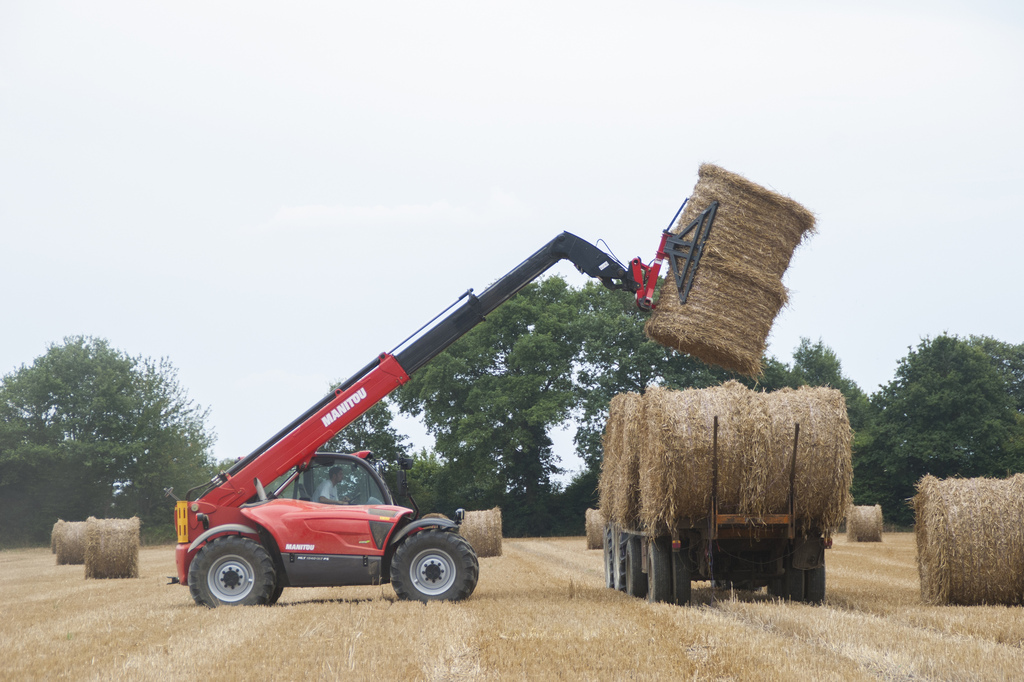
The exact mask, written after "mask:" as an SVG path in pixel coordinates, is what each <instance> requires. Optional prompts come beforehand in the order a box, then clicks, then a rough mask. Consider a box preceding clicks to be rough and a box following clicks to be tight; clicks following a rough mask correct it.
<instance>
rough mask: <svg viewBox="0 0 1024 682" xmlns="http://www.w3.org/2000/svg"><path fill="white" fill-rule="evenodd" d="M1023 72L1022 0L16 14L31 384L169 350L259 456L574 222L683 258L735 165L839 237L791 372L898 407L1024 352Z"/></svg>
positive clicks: (806, 311) (804, 255) (41, 9)
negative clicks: (1008, 347) (924, 350)
mask: <svg viewBox="0 0 1024 682" xmlns="http://www.w3.org/2000/svg"><path fill="white" fill-rule="evenodd" d="M1022 76H1024V3H1020V2H1010V1H1007V2H992V1H985V0H970V1H968V2H902V3H900V2H858V3H843V4H840V3H823V2H771V3H764V2H714V3H687V2H643V3H621V2H617V3H608V2H566V3H559V2H550V1H548V2H514V3H504V2H494V3H481V2H387V3H370V2H358V3H356V2H351V3H349V2H301V3H285V2H272V3H271V2H254V1H247V2H218V1H212V2H211V1H210V0H204V1H202V2H187V1H180V0H178V1H175V2H145V3H143V2H137V1H125V2H106V1H103V0H99V1H92V2H66V3H59V2H47V1H45V0H4V2H2V3H0V234H2V241H0V254H2V258H0V287H2V290H3V291H4V294H5V295H4V297H3V300H4V310H3V314H2V319H3V322H2V333H0V374H7V373H9V372H11V371H13V370H15V369H16V368H17V367H19V366H21V365H22V364H31V363H32V361H33V360H34V359H35V358H36V357H38V356H40V355H42V354H43V353H45V352H46V349H47V346H48V345H49V344H53V343H58V342H60V341H61V340H62V339H63V338H64V337H66V336H70V335H78V334H82V335H89V336H95V337H103V338H106V339H107V340H108V341H109V342H110V343H111V344H112V345H113V346H114V347H115V348H118V349H120V350H123V351H125V352H127V353H128V354H130V355H142V356H146V357H153V358H158V357H166V358H168V359H170V360H171V361H172V362H173V363H174V365H175V366H176V367H177V368H178V370H179V380H180V381H181V383H182V385H183V386H184V387H185V388H186V389H187V390H188V392H189V395H190V396H191V397H192V398H193V399H194V400H195V401H196V402H198V403H199V404H201V405H203V406H207V407H209V408H210V409H211V414H210V422H209V426H210V427H211V428H212V430H214V431H215V432H216V434H217V435H218V442H217V446H216V448H215V456H216V457H217V458H218V459H224V458H234V457H238V456H242V455H245V454H248V453H249V452H250V451H251V450H253V449H254V448H255V447H257V446H258V445H259V444H261V443H262V442H263V441H264V440H265V439H266V438H268V437H269V436H270V435H272V434H273V433H275V432H276V431H277V430H278V429H280V428H281V427H283V426H284V425H285V424H287V423H288V422H290V421H291V420H292V419H293V418H295V417H296V416H297V415H298V414H300V413H302V412H303V411H304V410H305V409H306V408H307V407H309V406H310V405H311V404H313V403H314V402H316V401H317V400H318V399H319V398H320V397H322V396H323V395H324V394H325V393H326V392H327V391H328V390H329V388H330V386H331V384H332V382H334V381H336V380H340V379H344V378H346V377H348V376H349V375H350V374H352V373H353V372H355V371H356V370H358V369H359V368H360V367H362V366H363V365H365V364H366V363H367V362H369V361H370V360H371V359H373V358H374V357H375V356H376V355H377V354H378V353H379V352H381V351H387V350H391V349H392V348H393V347H394V346H395V345H396V344H398V342H400V341H401V340H402V339H404V338H405V337H406V336H407V335H408V334H409V333H411V332H412V331H414V330H415V329H416V328H418V327H419V326H420V325H421V324H422V323H424V322H426V321H427V320H428V319H429V318H431V317H433V316H434V315H435V314H436V313H438V312H439V311H440V310H442V309H443V308H444V307H445V306H447V305H448V303H450V302H451V301H452V300H454V299H455V297H456V296H457V295H458V294H460V293H461V292H463V291H464V290H466V289H467V288H469V287H473V288H475V289H477V290H478V291H479V290H481V289H482V288H483V287H485V286H486V285H487V284H489V283H490V282H491V281H493V280H494V279H496V278H497V277H499V276H501V275H502V274H504V273H505V272H507V271H508V270H509V269H511V268H512V267H514V266H515V265H516V264H517V263H519V262H520V261H521V260H522V259H523V258H525V257H526V256H528V255H529V254H531V253H532V252H533V251H535V250H536V249H537V248H539V247H540V246H542V245H543V244H545V243H546V242H547V241H548V240H549V239H551V238H552V237H554V236H555V235H556V234H558V233H559V232H561V231H563V230H568V231H570V232H573V233H575V234H578V235H579V236H581V237H583V238H585V239H587V240H589V241H591V242H596V241H597V240H599V239H603V240H605V241H606V242H607V244H608V246H609V247H610V248H611V249H612V250H613V251H614V252H615V254H616V255H617V256H618V257H619V258H620V259H622V260H623V261H627V260H629V259H631V258H633V257H634V256H641V257H642V258H643V259H644V260H645V261H647V260H650V259H651V257H652V256H653V255H654V250H655V248H656V246H657V242H658V238H659V235H660V232H661V231H662V229H664V228H665V227H666V226H667V224H668V222H669V220H670V219H671V218H672V216H673V214H674V213H675V210H676V209H677V208H678V206H679V204H680V203H681V202H682V200H683V199H684V198H685V197H686V196H687V195H688V194H689V193H690V192H691V190H692V189H693V186H694V184H695V182H696V180H697V169H698V167H699V166H700V164H701V163H703V162H712V163H716V164H718V165H720V166H722V167H724V168H726V169H728V170H730V171H732V172H735V173H739V174H741V175H743V176H745V177H747V178H748V179H750V180H752V181H754V182H756V183H759V184H761V185H764V186H766V187H768V188H770V189H773V190H775V191H778V192H780V193H782V194H785V195H787V196H790V197H792V198H793V199H795V200H796V201H798V202H800V203H801V204H803V205H804V206H806V207H807V208H808V209H810V210H811V211H813V212H814V213H815V214H816V215H817V218H818V234H817V235H816V236H814V237H813V238H812V239H811V240H810V241H809V242H808V243H806V244H805V245H804V246H802V247H801V248H800V249H799V250H798V251H797V253H796V255H795V256H794V259H793V261H792V264H791V267H790V270H789V272H788V273H787V276H786V279H785V284H786V285H787V286H788V287H789V288H790V290H791V296H790V304H789V307H788V308H786V309H785V310H784V311H783V313H782V314H781V315H780V316H779V318H778V319H777V321H776V324H775V327H774V329H773V332H772V335H771V336H770V337H769V342H770V346H769V353H770V354H772V355H775V356H776V357H778V358H779V359H780V360H783V361H785V362H790V361H791V359H792V351H793V349H794V348H795V347H796V346H797V345H798V343H799V340H800V338H801V337H809V338H811V339H812V340H814V341H816V340H818V339H821V340H822V341H824V343H825V344H826V345H828V346H830V347H831V348H832V349H834V350H835V352H836V353H837V355H838V356H839V358H840V360H841V361H842V363H843V369H844V372H845V374H846V375H847V376H849V377H850V378H851V379H853V380H854V381H856V382H857V383H858V384H859V385H860V386H861V387H862V388H863V389H864V390H865V391H867V392H868V393H872V392H874V391H875V390H877V388H878V386H879V385H880V384H885V383H887V382H888V381H890V380H891V379H892V378H893V374H894V370H895V368H896V365H897V362H898V360H899V359H900V358H901V357H903V356H905V355H906V353H907V350H908V347H911V346H916V345H917V344H918V343H919V342H920V341H921V339H922V338H924V337H934V336H935V335H938V334H941V333H943V332H949V333H952V334H958V335H968V334H983V335H989V336H993V337H995V338H998V339H1000V340H1003V341H1006V342H1010V343H1024V311H1022V307H1024V306H1022V304H1021V296H1022V293H1021V289H1022V287H1021V269H1020V261H1021V254H1022V253H1024V236H1022V231H1021V227H1022V224H1021V218H1020V216H1021V214H1022V211H1021V187H1022V186H1024V126H1022V124H1021V121H1022V120H1024V78H1022ZM555 272H560V273H562V274H567V275H570V280H571V281H573V282H574V283H576V284H580V283H582V281H583V280H582V279H581V278H580V276H578V275H577V274H576V273H575V271H574V270H572V269H571V267H569V266H564V267H561V268H560V269H558V270H556V271H555ZM409 428H410V433H411V434H413V435H414V437H415V438H416V439H417V442H420V438H421V436H417V435H416V434H415V428H414V427H413V426H411V425H410V427H409ZM560 448H561V452H559V454H560V455H562V456H563V457H565V458H566V459H565V461H566V463H567V465H568V466H569V467H570V468H572V466H573V460H572V459H571V458H570V457H569V455H570V454H571V453H570V452H568V450H570V449H571V446H569V445H568V444H563V445H561V446H560Z"/></svg>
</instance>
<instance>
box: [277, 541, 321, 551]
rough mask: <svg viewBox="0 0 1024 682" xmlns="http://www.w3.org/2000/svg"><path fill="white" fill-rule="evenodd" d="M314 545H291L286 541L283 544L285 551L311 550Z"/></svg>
mask: <svg viewBox="0 0 1024 682" xmlns="http://www.w3.org/2000/svg"><path fill="white" fill-rule="evenodd" d="M315 546H316V545H293V544H292V543H290V542H289V543H288V544H286V545H285V546H284V551H286V552H312V551H313V548H314V547H315Z"/></svg>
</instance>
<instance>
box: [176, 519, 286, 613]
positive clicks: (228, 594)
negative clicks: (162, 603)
mask: <svg viewBox="0 0 1024 682" xmlns="http://www.w3.org/2000/svg"><path fill="white" fill-rule="evenodd" d="M276 585H277V575H276V571H275V570H274V562H273V560H272V559H271V558H270V555H269V554H268V553H267V550H265V549H263V546H262V545H260V544H259V543H258V542H256V541H254V540H250V539H249V538H244V537H242V536H240V535H228V536H226V537H221V538H217V539H215V540H212V541H211V542H209V543H207V544H206V545H204V546H203V548H202V549H200V550H199V553H198V554H196V558H195V559H193V561H192V565H191V567H189V571H188V586H189V591H190V592H191V593H192V599H194V600H195V602H196V603H197V604H201V605H203V606H209V607H210V608H213V607H216V606H252V605H255V604H269V603H271V602H270V598H271V595H272V594H273V593H274V590H275V589H276Z"/></svg>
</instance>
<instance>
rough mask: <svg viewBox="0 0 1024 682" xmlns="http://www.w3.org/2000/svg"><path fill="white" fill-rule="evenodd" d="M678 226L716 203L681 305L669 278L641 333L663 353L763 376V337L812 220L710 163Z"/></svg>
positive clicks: (780, 302) (797, 206)
mask: <svg viewBox="0 0 1024 682" xmlns="http://www.w3.org/2000/svg"><path fill="white" fill-rule="evenodd" d="M698 175H699V178H698V181H697V185H696V186H695V187H694V190H693V194H692V195H691V196H690V199H689V201H688V202H687V204H686V207H685V209H684V210H683V212H682V214H681V215H680V216H679V220H678V222H677V223H676V224H675V225H674V226H673V227H672V228H671V231H672V232H673V233H676V234H678V233H679V232H681V231H682V230H683V229H685V228H686V227H687V226H689V224H690V223H691V222H692V221H693V220H694V219H695V218H697V217H698V216H699V215H700V214H701V213H702V212H703V211H704V210H705V209H707V208H708V207H709V206H710V205H711V202H713V201H718V202H719V206H718V210H717V213H716V215H715V221H714V224H713V225H712V227H711V233H710V236H709V237H708V240H707V243H706V244H705V247H704V255H703V256H702V258H701V261H700V263H699V265H698V268H697V273H696V276H695V277H694V279H693V286H692V287H691V289H690V294H689V297H688V299H687V302H686V305H682V304H680V303H679V297H678V295H677V294H676V287H675V281H674V279H673V276H672V273H671V271H668V272H666V273H665V277H666V281H665V283H664V286H663V287H662V288H661V294H660V295H659V299H658V302H657V307H656V308H655V310H654V312H653V314H652V315H651V317H650V318H648V321H647V323H646V325H645V326H644V332H645V333H646V334H647V336H648V337H649V338H650V339H651V340H653V341H655V342H656V343H660V344H661V345H663V346H667V347H669V348H674V349H676V350H678V351H680V352H682V353H688V354H689V355H692V356H694V357H696V358H699V359H700V360H702V361H704V362H707V363H709V364H714V365H719V366H721V367H724V368H725V369H729V370H733V371H736V372H739V373H741V374H745V375H747V376H758V375H760V374H761V357H762V356H763V355H764V351H765V348H766V343H767V338H768V333H769V331H770V330H771V327H772V324H773V323H774V321H775V317H776V316H777V315H778V313H779V311H780V310H781V309H782V306H784V305H785V304H786V301H787V297H788V295H787V292H786V288H785V287H784V286H783V285H782V276H783V274H784V273H785V271H786V269H787V268H788V267H789V262H790V260H791V258H792V256H793V251H794V250H795V249H796V247H797V246H798V245H799V244H800V242H801V241H802V240H803V239H804V237H805V236H806V235H809V234H813V232H814V215H813V214H812V213H811V212H810V211H808V210H807V209H805V208H804V207H803V206H801V205H800V204H798V203H797V202H795V201H793V200H792V199H789V198H788V197H785V196H782V195H780V194H776V193H775V192H772V191H770V190H767V189H765V188H764V187H761V186H760V185H757V184H754V183H752V182H750V181H749V180H747V179H745V178H743V177H741V176H739V175H736V174H735V173H730V172H729V171H727V170H725V169H723V168H719V167H718V166H715V165H712V164H707V163H706V164H703V165H701V167H700V170H699V173H698Z"/></svg>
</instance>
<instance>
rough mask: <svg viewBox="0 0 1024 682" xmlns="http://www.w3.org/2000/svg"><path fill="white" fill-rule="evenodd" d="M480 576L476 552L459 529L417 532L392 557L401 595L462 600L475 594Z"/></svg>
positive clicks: (394, 580) (395, 584) (395, 583)
mask: <svg viewBox="0 0 1024 682" xmlns="http://www.w3.org/2000/svg"><path fill="white" fill-rule="evenodd" d="M479 577H480V562H479V560H478V559H477V557H476V552H474V551H473V548H472V547H471V546H470V544H469V543H468V542H466V539H465V538H464V537H462V536H461V535H459V534H458V533H451V532H445V531H441V530H437V529H434V530H425V531H420V532H418V533H414V534H412V535H410V536H409V537H407V538H406V539H405V540H404V541H403V542H402V544H401V545H399V546H398V549H397V550H396V551H395V556H394V558H393V559H392V560H391V586H392V587H393V588H395V594H397V595H398V598H399V599H411V600H414V601H421V602H428V601H459V600H462V599H466V598H467V597H469V595H471V594H473V590H475V589H476V583H477V580H478V579H479Z"/></svg>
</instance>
